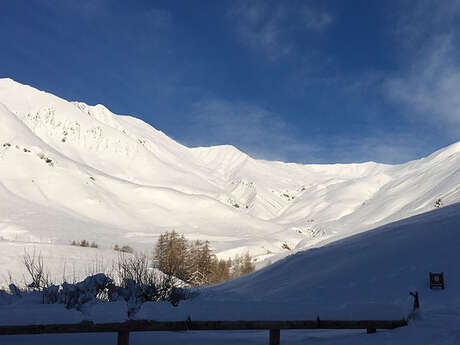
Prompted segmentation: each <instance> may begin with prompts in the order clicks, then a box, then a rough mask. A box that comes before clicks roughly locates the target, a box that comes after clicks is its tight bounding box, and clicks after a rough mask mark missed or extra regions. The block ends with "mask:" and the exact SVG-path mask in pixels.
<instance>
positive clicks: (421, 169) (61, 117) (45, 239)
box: [0, 79, 460, 263]
mask: <svg viewBox="0 0 460 345" xmlns="http://www.w3.org/2000/svg"><path fill="white" fill-rule="evenodd" d="M0 120H1V122H0V239H2V240H3V243H7V241H10V242H18V243H19V242H34V243H36V244H37V246H40V245H41V244H43V245H45V244H47V245H49V244H50V243H51V244H53V245H59V246H63V245H65V246H66V245H68V244H69V243H70V241H72V240H82V239H86V240H89V241H95V242H97V243H98V245H99V247H100V248H102V249H104V248H105V249H109V248H111V247H113V245H114V244H119V245H130V246H132V247H133V248H136V249H139V250H151V248H152V246H153V244H154V243H155V241H156V238H157V236H158V235H159V234H160V233H161V232H164V231H166V230H172V229H175V230H176V231H178V232H181V233H184V234H185V235H186V236H187V237H188V238H190V239H198V238H199V239H207V240H209V241H210V242H211V245H212V247H213V248H214V249H215V250H216V252H217V253H218V254H219V255H220V256H222V257H226V256H230V255H233V254H234V253H237V252H242V251H246V250H249V251H250V252H251V254H253V255H254V256H256V257H257V259H258V262H259V263H260V262H263V260H268V259H271V260H276V259H277V258H280V257H282V256H285V255H286V254H288V253H290V252H292V250H298V249H305V248H309V247H312V246H318V245H319V244H324V243H327V242H330V241H332V240H336V239H339V238H342V237H347V236H350V235H351V234H354V233H358V232H362V231H364V230H368V229H371V228H374V227H376V226H379V225H383V224H386V223H389V222H392V221H396V220H399V219H403V218H407V217H410V216H413V215H417V214H420V213H423V212H427V211H430V210H433V209H434V208H435V202H436V200H438V199H441V201H442V203H443V205H449V204H453V203H456V202H460V142H458V143H455V144H453V145H451V146H449V147H446V148H444V149H442V150H439V151H437V152H435V153H433V154H432V155H430V156H428V157H426V158H422V159H419V160H416V161H411V162H408V163H405V164H401V165H385V164H378V163H374V162H368V163H362V164H329V165H316V164H315V165H302V164H293V163H282V162H270V161H263V160H255V159H253V158H251V157H249V156H248V155H246V154H245V153H243V152H241V151H239V150H237V149H236V148H235V147H233V146H215V147H200V148H188V147H185V146H183V145H181V144H179V143H177V142H175V141H174V140H172V139H171V138H169V137H168V136H167V135H165V134H164V133H162V132H161V131H158V130H156V129H155V128H153V127H151V126H150V125H148V124H146V123H144V122H143V121H141V120H138V119H136V118H134V117H131V116H121V115H115V114H113V113H112V112H110V111H109V110H108V109H107V108H105V107H104V106H102V105H96V106H88V105H86V104H84V103H79V102H68V101H66V100H63V99H61V98H59V97H56V96H54V95H52V94H49V93H46V92H42V91H39V90H37V89H34V88H32V87H30V86H26V85H22V84H19V83H17V82H15V81H13V80H11V79H0ZM0 242H1V241H0ZM2 246H3V245H2ZM3 247H4V246H3ZM18 255H20V253H19V254H18Z"/></svg>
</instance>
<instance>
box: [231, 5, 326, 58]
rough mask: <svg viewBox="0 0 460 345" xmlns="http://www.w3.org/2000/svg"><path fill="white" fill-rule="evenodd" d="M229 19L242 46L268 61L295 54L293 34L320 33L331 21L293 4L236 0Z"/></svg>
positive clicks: (322, 12) (315, 11)
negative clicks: (256, 52) (259, 54)
mask: <svg viewBox="0 0 460 345" xmlns="http://www.w3.org/2000/svg"><path fill="white" fill-rule="evenodd" d="M228 17H229V18H230V21H231V25H232V27H233V28H234V29H235V31H236V33H237V34H238V36H239V38H240V40H241V41H242V42H243V44H246V45H248V46H249V47H251V48H252V49H255V50H261V51H263V52H264V53H265V54H266V55H267V57H268V58H269V59H271V60H276V59H278V58H280V57H282V56H286V55H289V54H291V53H292V52H293V51H295V49H296V46H295V39H293V38H294V36H295V34H296V32H299V31H300V32H305V31H321V30H324V29H325V28H326V27H327V26H329V25H330V24H331V22H332V17H331V15H330V14H329V13H327V12H325V11H320V10H316V9H314V8H311V7H308V6H306V5H303V6H299V5H298V4H296V3H295V2H289V3H288V2H274V3H270V2H267V1H247V0H246V1H238V2H236V3H235V4H234V6H233V7H232V8H231V10H230V11H229V15H228Z"/></svg>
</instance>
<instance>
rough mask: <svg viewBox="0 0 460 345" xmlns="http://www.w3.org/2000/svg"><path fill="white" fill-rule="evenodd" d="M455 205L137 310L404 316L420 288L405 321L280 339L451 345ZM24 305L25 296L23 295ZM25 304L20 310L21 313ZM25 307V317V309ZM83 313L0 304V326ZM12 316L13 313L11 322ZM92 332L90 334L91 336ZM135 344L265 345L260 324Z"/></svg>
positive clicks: (117, 307)
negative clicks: (431, 276) (439, 282)
mask: <svg viewBox="0 0 460 345" xmlns="http://www.w3.org/2000/svg"><path fill="white" fill-rule="evenodd" d="M459 226H460V203H457V204H454V205H451V206H447V207H443V208H441V209H439V210H434V211H431V212H429V213H424V214H421V215H418V216H414V217H411V218H407V219H404V220H401V221H398V222H394V223H391V224H387V225H385V226H383V227H380V228H377V229H374V230H372V231H368V232H365V233H362V234H359V235H356V236H352V237H349V238H347V239H344V240H340V241H337V242H334V243H332V244H329V245H326V246H324V247H322V248H318V249H310V250H307V251H304V252H299V253H296V254H294V255H291V256H288V257H286V258H285V259H283V260H280V261H278V262H277V263H274V264H273V265H271V266H269V267H266V268H263V269H261V270H259V271H257V272H254V273H252V274H250V275H247V276H243V277H240V278H238V279H235V280H232V281H228V282H225V283H222V284H220V285H216V286H213V287H209V288H206V289H203V290H202V291H201V294H200V295H199V296H198V297H196V298H195V299H193V300H191V301H182V302H181V303H180V305H179V307H173V306H172V305H171V304H169V303H153V302H149V303H145V304H144V305H143V306H142V307H141V310H140V311H139V312H138V314H137V315H136V317H137V318H138V319H154V320H181V321H183V320H185V319H186V318H187V317H191V319H192V320H213V319H214V320H251V319H252V320H255V319H257V320H260V319H262V320H263V319H265V320H283V319H316V317H317V316H318V315H319V316H320V318H321V319H323V320H324V319H363V318H365V319H380V318H383V319H388V318H390V319H394V318H397V319H399V318H401V317H404V316H406V315H407V313H408V311H409V309H410V307H411V305H412V303H413V300H412V297H409V295H408V292H409V291H418V292H419V294H420V305H421V309H420V310H419V311H418V313H417V315H416V318H415V319H414V320H412V321H410V323H409V326H407V327H404V328H400V329H396V330H392V331H382V330H378V332H377V333H376V334H372V335H369V334H366V333H365V331H363V330H355V331H331V330H320V331H316V330H302V331H284V330H283V331H282V332H281V343H282V344H291V345H292V344H299V345H300V344H331V345H332V344H335V345H336V344H343V345H345V344H370V343H372V344H377V345H380V344H381V345H384V344H385V345H387V344H392V345H397V344H400V345H412V344H418V345H433V344H436V345H438V344H443V345H455V344H458V343H459V340H460V330H459V327H458V324H459V322H460V313H459V308H460V296H459V294H458V291H459V289H460V278H459V277H460V266H459V265H458V248H460V232H459V231H458V229H459ZM430 271H435V272H439V271H443V272H444V275H445V280H446V289H445V290H430V289H429V284H428V272H430ZM24 302H25V303H26V302H27V301H24ZM94 308H95V309H96V310H95V311H94V312H88V315H92V317H93V318H94V320H96V321H99V322H101V321H104V320H107V321H112V319H113V318H114V317H120V315H122V311H124V312H125V314H126V308H125V307H124V306H123V305H122V304H120V303H118V302H117V303H106V304H99V305H96V306H95V307H94ZM25 310H27V313H26V312H25ZM24 314H26V315H24ZM82 319H83V315H82V314H80V315H78V313H77V312H75V311H74V310H66V309H64V308H63V307H62V306H59V305H42V304H37V302H35V304H34V303H31V304H29V305H26V304H21V303H19V304H11V305H3V306H0V320H1V321H2V322H0V323H2V324H12V323H15V324H21V323H41V322H62V323H67V322H79V321H81V320H82ZM12 320H13V321H12ZM96 338H97V339H96ZM82 339H85V340H86V341H90V342H97V343H98V344H112V343H113V342H114V341H115V338H114V336H113V335H108V334H107V335H102V334H101V335H98V336H97V337H96V336H91V335H87V334H85V335H79V337H78V338H72V337H68V336H67V335H45V336H40V337H36V336H35V337H34V338H31V337H30V336H24V337H23V336H7V337H2V338H0V341H2V340H3V341H5V342H4V343H7V344H26V343H28V342H30V341H35V342H38V344H49V343H63V342H65V343H68V344H74V343H75V344H78V343H79V341H80V342H81V341H82ZM131 339H132V340H133V341H134V343H136V344H149V343H152V341H154V342H159V343H161V344H177V343H179V342H181V343H184V344H216V343H219V344H221V343H224V344H236V343H243V342H244V343H248V344H266V343H267V340H268V332H267V331H263V332H252V331H251V332H225V331H219V332H193V331H189V332H185V333H184V332H177V333H168V332H165V334H159V333H157V332H152V333H134V334H132V338H131Z"/></svg>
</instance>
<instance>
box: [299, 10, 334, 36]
mask: <svg viewBox="0 0 460 345" xmlns="http://www.w3.org/2000/svg"><path fill="white" fill-rule="evenodd" d="M300 16H301V18H302V20H303V23H304V24H305V26H306V27H307V28H308V29H311V30H316V31H321V30H323V29H325V28H326V27H327V26H328V25H329V24H331V22H332V17H331V15H330V14H329V13H327V12H322V11H317V10H315V9H313V8H311V7H307V6H304V7H302V9H301V10H300Z"/></svg>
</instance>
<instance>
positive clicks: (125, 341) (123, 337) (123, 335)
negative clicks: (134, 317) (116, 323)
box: [117, 331, 129, 345]
mask: <svg viewBox="0 0 460 345" xmlns="http://www.w3.org/2000/svg"><path fill="white" fill-rule="evenodd" d="M117 344H118V345H129V332H127V331H118V343H117Z"/></svg>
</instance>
